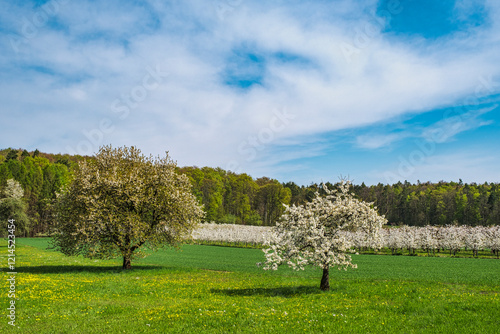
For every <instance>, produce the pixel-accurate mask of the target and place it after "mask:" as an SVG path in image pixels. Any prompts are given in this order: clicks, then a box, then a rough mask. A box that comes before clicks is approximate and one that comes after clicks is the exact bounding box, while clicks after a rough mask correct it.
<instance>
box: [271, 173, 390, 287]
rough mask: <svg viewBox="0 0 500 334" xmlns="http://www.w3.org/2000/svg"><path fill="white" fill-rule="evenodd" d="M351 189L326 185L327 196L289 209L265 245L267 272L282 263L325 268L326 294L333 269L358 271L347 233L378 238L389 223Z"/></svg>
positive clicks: (300, 268) (297, 267)
mask: <svg viewBox="0 0 500 334" xmlns="http://www.w3.org/2000/svg"><path fill="white" fill-rule="evenodd" d="M349 186H350V182H348V181H347V182H346V181H342V182H341V183H340V184H339V190H338V191H337V190H329V189H328V188H327V187H326V186H325V185H323V189H324V191H325V192H326V196H321V195H320V194H319V193H318V192H317V193H316V195H315V197H314V199H313V201H312V202H310V203H307V204H305V205H303V206H295V205H293V206H286V210H285V213H284V214H283V216H282V217H281V220H280V221H279V222H277V223H276V226H275V228H274V231H273V232H272V233H270V234H269V238H268V240H266V242H265V245H266V246H268V247H267V248H265V249H264V252H265V255H266V262H265V263H264V269H265V270H269V269H272V270H277V269H278V266H279V265H282V264H287V265H288V266H290V267H291V268H293V269H295V270H303V269H304V267H305V266H306V265H308V264H311V265H314V266H318V267H320V268H322V269H323V276H322V278H321V284H320V288H321V290H324V291H326V290H329V289H330V280H329V270H330V268H333V267H337V268H338V269H339V270H340V269H345V270H347V268H348V267H352V268H356V267H357V266H356V264H353V263H352V262H351V260H352V259H351V256H350V255H349V254H347V252H348V251H350V250H351V248H352V244H351V242H350V241H349V238H347V237H346V233H345V232H349V231H350V232H354V231H357V230H363V231H365V232H367V233H369V234H370V235H371V236H372V237H374V238H377V236H378V232H379V230H380V228H381V227H382V225H383V224H385V223H386V222H387V220H386V219H385V218H384V217H383V216H379V215H378V213H377V211H376V209H375V208H374V207H373V206H372V204H371V203H366V202H363V201H360V200H358V199H356V198H354V196H353V195H352V194H351V193H350V192H349Z"/></svg>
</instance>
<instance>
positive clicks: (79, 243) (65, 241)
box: [53, 146, 202, 269]
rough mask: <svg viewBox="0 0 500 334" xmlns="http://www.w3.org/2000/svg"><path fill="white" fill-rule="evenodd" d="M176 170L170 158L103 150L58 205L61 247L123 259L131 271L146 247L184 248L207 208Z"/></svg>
mask: <svg viewBox="0 0 500 334" xmlns="http://www.w3.org/2000/svg"><path fill="white" fill-rule="evenodd" d="M175 167H176V166H175V163H174V162H173V161H172V160H171V159H170V158H169V157H168V155H167V156H166V157H164V158H160V157H158V158H153V157H145V156H144V155H142V154H141V151H140V150H138V149H136V148H134V147H130V148H129V147H123V148H116V149H114V148H112V147H111V146H104V147H102V148H101V149H100V150H99V152H98V153H97V155H96V156H95V159H92V160H86V161H84V162H82V163H80V165H79V168H78V169H77V170H76V171H75V174H74V178H73V180H72V182H71V183H70V185H69V186H68V187H67V188H66V189H65V190H64V191H63V192H62V193H61V195H60V196H59V198H58V200H57V202H56V208H55V210H56V226H55V229H54V240H53V242H54V246H55V248H56V249H57V250H59V251H61V252H63V253H64V254H66V255H83V256H86V257H90V258H113V257H116V256H122V257H123V267H124V269H129V268H130V267H131V260H132V258H133V256H137V255H138V252H136V251H138V250H139V249H140V248H141V247H142V246H143V245H145V246H147V247H148V248H149V249H157V248H159V247H162V246H165V245H171V246H177V245H179V243H180V242H181V240H183V239H184V238H185V237H187V236H189V235H190V233H191V230H192V229H193V227H194V226H196V224H197V223H198V221H199V219H200V218H201V216H202V209H201V207H200V206H199V205H198V204H197V202H196V198H195V197H194V196H193V195H192V193H191V185H190V183H189V180H188V179H187V177H185V176H183V175H178V174H177V173H176V172H175Z"/></svg>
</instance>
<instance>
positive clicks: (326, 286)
mask: <svg viewBox="0 0 500 334" xmlns="http://www.w3.org/2000/svg"><path fill="white" fill-rule="evenodd" d="M320 289H321V290H323V291H329V290H330V274H329V268H328V267H327V268H323V277H321V285H320Z"/></svg>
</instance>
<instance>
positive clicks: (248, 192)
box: [0, 149, 500, 236]
mask: <svg viewBox="0 0 500 334" xmlns="http://www.w3.org/2000/svg"><path fill="white" fill-rule="evenodd" d="M85 158H89V157H82V156H70V155H67V154H66V155H62V154H47V153H42V152H39V151H38V150H35V151H34V152H28V151H26V150H22V149H17V150H16V149H4V150H0V201H1V200H2V198H4V197H6V195H5V194H4V191H3V190H4V189H5V187H6V185H7V180H8V179H14V180H16V181H17V182H19V184H20V185H21V187H22V189H23V190H24V195H23V201H24V202H25V204H26V205H25V207H26V215H27V217H28V219H29V226H30V228H29V233H26V234H27V235H28V234H29V235H31V236H33V235H37V234H39V233H47V232H48V230H49V228H50V222H51V215H52V211H51V208H52V203H53V200H54V199H55V197H56V193H57V192H58V191H59V190H60V189H61V187H63V186H64V185H65V184H66V183H68V182H69V181H70V180H71V174H72V171H73V170H74V169H75V168H78V161H81V160H83V159H85ZM177 171H178V172H179V173H181V174H184V175H186V176H187V177H188V178H189V180H190V181H191V183H192V185H193V193H194V194H195V195H196V197H197V198H198V200H199V201H200V203H202V204H203V205H204V210H205V213H206V215H205V220H206V221H207V222H216V223H230V224H246V225H266V226H269V225H273V224H274V222H275V221H276V220H277V219H278V218H279V217H280V216H281V214H282V213H283V211H284V206H283V204H296V205H300V204H303V203H305V202H307V201H310V200H311V199H312V198H313V196H314V193H315V192H316V191H319V192H320V193H321V192H322V189H321V187H320V186H319V185H318V184H311V185H308V186H299V185H297V184H295V183H294V182H287V183H280V182H278V181H277V180H274V179H270V178H267V177H261V178H257V179H254V178H252V177H251V176H249V175H247V174H236V173H233V172H231V171H225V170H223V169H221V168H211V167H203V168H198V167H178V168H177ZM326 185H327V186H328V187H329V188H331V189H332V188H335V187H336V185H335V184H332V183H326ZM351 189H352V191H353V193H354V194H355V195H356V196H357V197H358V198H360V199H362V200H364V201H368V202H373V203H374V205H375V206H377V208H378V211H379V213H380V214H384V215H385V216H386V217H387V219H388V221H389V224H391V225H403V224H404V225H411V226H425V225H450V224H453V225H470V226H476V225H500V185H499V184H498V183H485V184H464V183H463V182H462V181H461V180H460V181H459V182H439V183H430V182H426V183H420V182H418V183H417V184H410V183H408V182H404V183H401V182H399V183H396V184H393V185H384V184H381V183H379V184H378V185H372V186H366V185H365V184H361V185H353V187H352V188H351ZM0 214H1V210H0ZM0 218H1V219H4V217H0ZM4 220H5V219H4ZM2 225H3V223H2Z"/></svg>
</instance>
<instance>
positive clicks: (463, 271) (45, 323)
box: [0, 238, 500, 334]
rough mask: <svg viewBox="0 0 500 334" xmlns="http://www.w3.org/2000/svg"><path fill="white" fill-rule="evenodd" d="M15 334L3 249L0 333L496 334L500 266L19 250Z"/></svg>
mask: <svg viewBox="0 0 500 334" xmlns="http://www.w3.org/2000/svg"><path fill="white" fill-rule="evenodd" d="M16 242H17V243H16V267H17V268H16V270H17V275H16V295H17V298H18V299H17V300H16V327H12V326H11V325H9V324H8V321H9V320H8V318H7V317H6V315H7V314H8V313H7V312H8V311H7V307H8V305H9V304H8V303H9V300H10V299H9V298H8V297H7V294H8V289H9V286H8V282H7V280H6V279H7V278H8V277H7V274H6V272H7V269H6V268H7V254H8V253H7V242H6V240H5V239H3V240H2V242H1V246H0V255H1V261H2V263H3V265H2V266H1V268H2V284H1V285H0V286H1V288H2V289H3V291H4V292H2V299H1V308H2V310H3V311H2V321H1V323H0V333H11V332H12V333H37V334H39V333H282V332H286V333H304V332H305V333H498V330H499V328H500V316H499V314H500V261H499V260H496V259H473V258H441V257H415V256H413V257H410V256H386V255H354V256H353V262H354V263H357V264H358V269H352V270H349V271H337V270H331V273H330V281H331V283H330V284H331V291H329V292H322V291H321V290H320V289H319V283H320V278H321V271H320V270H319V269H314V268H308V269H307V270H305V271H301V272H294V271H292V270H290V269H288V268H286V267H283V268H280V269H279V270H278V271H276V272H267V271H263V270H262V269H260V268H259V267H257V266H256V263H257V262H261V261H263V260H264V256H263V253H262V251H261V250H258V249H243V248H232V247H217V246H204V245H184V246H183V247H182V248H181V250H180V251H175V250H173V249H164V250H160V251H158V252H156V253H153V254H151V255H149V256H148V257H146V258H143V259H138V260H135V261H133V262H132V267H133V269H132V270H128V271H123V270H122V269H121V264H122V263H121V260H120V259H117V260H106V261H103V260H90V259H84V258H82V257H66V256H64V255H62V254H60V253H58V252H55V251H52V250H47V249H46V248H47V245H48V239H21V238H18V239H17V240H16Z"/></svg>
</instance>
